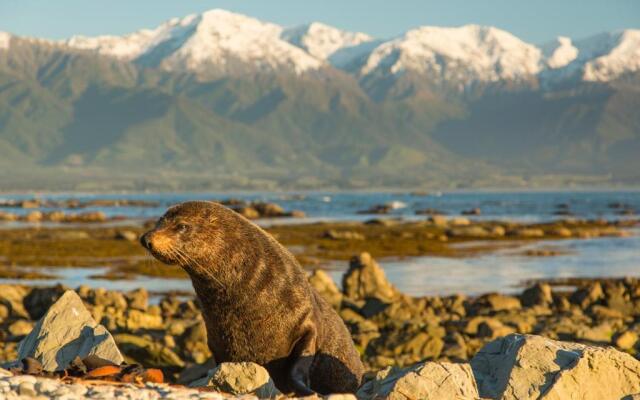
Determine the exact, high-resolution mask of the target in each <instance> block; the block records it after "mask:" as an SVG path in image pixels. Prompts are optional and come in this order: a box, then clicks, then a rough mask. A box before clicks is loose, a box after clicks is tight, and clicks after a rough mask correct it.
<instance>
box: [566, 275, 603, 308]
mask: <svg viewBox="0 0 640 400" xmlns="http://www.w3.org/2000/svg"><path fill="white" fill-rule="evenodd" d="M603 299H604V292H603V291H602V285H600V282H594V283H592V284H590V285H589V286H587V287H584V288H581V289H578V290H576V291H575V292H573V294H572V295H571V298H570V299H569V301H570V302H571V303H573V304H576V305H577V306H579V307H580V308H582V309H583V310H584V309H586V308H587V307H589V306H590V305H592V304H594V303H596V302H598V301H600V300H603Z"/></svg>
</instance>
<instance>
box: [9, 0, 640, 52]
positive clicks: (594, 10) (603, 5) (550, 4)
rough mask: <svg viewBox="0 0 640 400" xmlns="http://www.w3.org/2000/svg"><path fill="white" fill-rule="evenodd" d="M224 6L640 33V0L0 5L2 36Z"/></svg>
mask: <svg viewBox="0 0 640 400" xmlns="http://www.w3.org/2000/svg"><path fill="white" fill-rule="evenodd" d="M211 8H223V9H227V10H230V11H235V12H239V13H243V14H247V15H250V16H253V17H256V18H259V19H262V20H266V21H271V22H275V23H279V24H282V25H285V26H291V25H297V24H301V23H306V22H311V21H321V22H325V23H328V24H330V25H334V26H337V27H339V28H342V29H348V30H357V31H363V32H367V33H369V34H372V35H374V36H376V37H380V38H386V37H391V36H395V35H397V34H400V33H402V32H403V31H405V30H407V29H409V28H412V27H416V26H420V25H439V26H458V25H464V24H468V23H476V24H481V25H493V26H497V27H499V28H502V29H505V30H508V31H510V32H512V33H514V34H515V35H517V36H519V37H520V38H522V39H524V40H526V41H529V42H533V43H540V42H544V41H547V40H549V39H552V38H554V37H556V36H559V35H565V36H571V37H574V38H580V37H585V36H589V35H591V34H594V33H598V32H602V31H610V30H619V29H624V28H640V0H608V1H604V0H602V1H595V0H581V1H580V0H555V1H549V0H538V1H532V0H529V1H519V0H466V1H461V0H448V1H430V0H369V1H358V0H341V1H338V0H316V1H309V0H280V1H267V0H244V1H240V0H236V1H215V0H173V1H163V0H109V1H98V0H0V31H7V32H12V33H16V34H19V35H27V36H38V37H46V38H51V39H61V38H66V37H69V36H72V35H74V34H83V35H98V34H123V33H128V32H131V31H135V30H138V29H140V28H150V27H154V26H156V25H158V24H159V23H160V22H162V21H164V20H166V19H169V18H171V17H176V16H184V15H187V14H190V13H194V12H200V11H204V10H208V9H211Z"/></svg>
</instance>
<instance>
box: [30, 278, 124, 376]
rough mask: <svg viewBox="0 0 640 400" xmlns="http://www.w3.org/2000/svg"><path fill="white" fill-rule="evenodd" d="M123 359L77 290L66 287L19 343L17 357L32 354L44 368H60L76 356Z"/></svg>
mask: <svg viewBox="0 0 640 400" xmlns="http://www.w3.org/2000/svg"><path fill="white" fill-rule="evenodd" d="M89 355H96V356H98V357H100V358H103V359H105V360H108V361H111V362H113V363H114V364H118V365H119V364H121V363H122V362H123V361H124V360H123V358H122V355H121V354H120V351H119V350H118V347H117V346H116V344H115V342H114V340H113V338H112V337H111V334H110V333H109V332H108V331H107V330H106V329H105V328H104V327H103V326H102V325H99V324H97V323H96V321H95V320H94V319H93V318H92V317H91V313H89V311H88V310H87V309H86V308H85V306H84V304H83V303H82V300H81V299H80V297H79V296H78V295H77V294H76V292H74V291H72V290H67V291H66V292H65V293H64V294H63V295H62V297H60V299H59V300H58V301H56V302H55V303H54V304H53V305H52V306H51V308H50V309H49V310H48V311H47V312H46V314H45V315H44V316H43V317H42V318H41V319H40V320H39V321H38V322H37V323H36V325H35V327H34V328H33V330H32V331H31V333H29V335H27V336H26V337H25V338H24V339H23V340H22V341H21V342H20V344H19V346H18V360H22V359H23V358H26V357H33V358H35V359H37V360H38V361H40V362H41V363H42V367H43V369H44V370H45V371H60V370H62V369H64V368H66V367H68V366H69V363H71V361H72V360H73V359H74V358H75V357H80V358H85V357H87V356H89Z"/></svg>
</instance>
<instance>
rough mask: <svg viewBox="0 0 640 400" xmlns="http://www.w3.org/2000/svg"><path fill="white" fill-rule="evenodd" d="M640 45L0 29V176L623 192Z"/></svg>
mask: <svg viewBox="0 0 640 400" xmlns="http://www.w3.org/2000/svg"><path fill="white" fill-rule="evenodd" d="M639 40H640V30H633V29H628V30H625V31H622V32H619V33H612V34H602V35H600V36H598V35H596V36H592V37H591V38H588V39H584V40H573V39H569V38H560V39H557V40H556V41H555V42H554V43H548V44H545V45H543V46H535V45H532V44H529V43H526V42H524V41H522V40H520V39H518V38H517V37H515V36H513V35H511V34H510V33H508V32H506V31H502V30H499V29H497V28H493V27H482V26H478V25H466V26H463V27H458V28H441V27H421V28H416V29H413V30H410V31H409V32H408V33H406V34H404V35H400V36H398V37H396V38H392V39H390V40H381V39H376V38H373V37H371V36H369V35H367V34H365V33H357V32H356V33H353V32H346V31H342V30H339V29H337V28H333V27H331V26H328V25H324V24H321V23H310V24H305V25H302V26H299V27H294V28H284V27H281V26H279V25H276V24H271V23H268V22H262V21H259V20H257V19H255V18H251V17H246V16H243V15H239V14H234V13H230V12H228V11H224V10H212V11H208V12H205V13H202V14H194V15H190V16H187V17H183V18H174V19H171V20H169V21H167V22H165V23H163V24H161V25H160V26H159V27H156V28H154V29H145V30H140V31H138V32H134V33H132V34H129V35H124V36H102V37H98V38H83V37H74V38H70V39H67V40H61V41H50V40H44V39H37V38H22V37H19V36H15V35H10V34H3V33H0V156H2V157H1V158H3V161H2V162H0V165H13V164H16V165H22V166H23V168H24V169H25V171H16V170H15V169H13V168H6V167H3V168H2V169H3V171H2V172H0V183H3V185H2V186H3V187H9V186H15V185H18V186H19V185H28V182H29V181H31V182H34V183H33V184H34V185H35V186H42V185H44V186H46V185H49V184H59V185H61V184H63V182H64V185H68V187H71V188H73V187H80V186H82V185H87V182H86V180H87V179H89V180H91V179H96V180H97V179H100V180H101V182H103V181H105V182H106V181H108V182H109V183H108V185H110V186H115V187H119V188H120V187H124V188H131V187H136V188H144V187H154V188H157V187H162V186H163V185H166V187H172V188H173V187H189V188H193V187H195V188H203V187H216V188H231V187H239V188H277V187H290V188H296V187H303V188H316V187H343V188H366V187H371V186H376V187H416V186H420V187H424V186H438V187H467V186H470V187H486V186H493V185H496V184H499V185H506V186H518V187H527V186H535V185H539V184H544V183H545V182H546V183H547V184H548V182H550V181H551V182H555V183H556V184H559V185H563V184H585V183H586V184H593V183H594V182H600V183H601V184H633V183H634V182H638V181H640V172H638V171H640V157H637V156H638V154H640V117H639V116H638V115H637V113H636V112H635V110H636V109H637V108H638V107H640V72H639V71H640V54H639V53H638V52H639V51H640V50H638V49H640V46H636V45H635V44H636V43H640V42H638V41H639ZM364 66H367V68H366V69H363V68H364ZM26 171H32V173H31V174H30V173H28V172H26ZM56 171H57V172H56ZM30 175H31V176H30ZM18 176H20V178H17V177H18ZM25 176H26V177H25ZM44 177H46V179H45V178H44ZM118 177H121V178H122V179H120V180H118ZM168 180H172V181H173V182H170V181H168ZM54 182H58V183H54ZM74 185H76V186H74ZM77 185H80V186H77ZM105 185H106V183H105ZM145 185H146V186H145ZM65 187H67V186H65ZM82 187H85V186H82Z"/></svg>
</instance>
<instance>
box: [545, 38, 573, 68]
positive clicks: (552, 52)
mask: <svg viewBox="0 0 640 400" xmlns="http://www.w3.org/2000/svg"><path fill="white" fill-rule="evenodd" d="M542 52H543V54H544V57H545V61H546V64H547V66H548V67H549V68H552V69H555V68H561V67H564V66H566V65H568V64H569V63H570V62H572V61H573V60H575V59H576V57H577V56H578V48H577V47H575V46H574V45H573V43H572V41H571V39H570V38H568V37H565V36H559V37H558V38H556V40H554V41H553V42H550V43H546V44H544V45H542Z"/></svg>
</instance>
